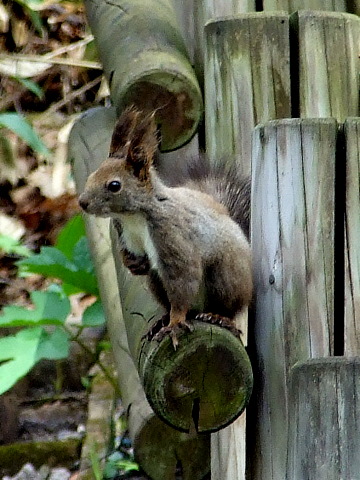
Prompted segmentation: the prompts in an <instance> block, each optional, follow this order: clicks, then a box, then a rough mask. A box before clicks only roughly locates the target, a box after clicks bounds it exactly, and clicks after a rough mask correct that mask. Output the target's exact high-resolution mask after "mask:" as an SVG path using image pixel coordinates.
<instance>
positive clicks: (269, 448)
mask: <svg viewBox="0 0 360 480" xmlns="http://www.w3.org/2000/svg"><path fill="white" fill-rule="evenodd" d="M336 139H337V124H336V121H335V120H334V119H323V120H321V119H316V120H299V119H293V120H281V121H272V122H269V123H267V124H265V126H259V127H257V128H256V129H255V133H254V144H253V172H252V179H253V181H252V215H251V217H252V227H251V238H252V248H253V262H254V285H255V291H256V300H255V311H256V319H255V329H254V335H255V343H256V356H257V358H256V362H257V365H256V366H254V369H255V371H256V372H257V377H256V378H257V385H258V390H257V392H256V394H257V395H256V400H257V410H256V412H255V414H254V417H253V418H251V419H250V421H251V422H252V428H253V431H254V442H255V445H253V450H252V452H253V457H252V459H251V463H252V465H251V475H252V478H256V480H278V479H279V478H285V471H286V451H287V426H288V375H289V369H290V368H291V367H292V366H293V365H294V364H295V363H296V362H297V361H299V360H306V359H308V358H311V357H318V356H327V355H330V354H331V353H332V350H333V338H332V337H333V323H334V318H333V317H334V315H333V312H334V305H333V302H334V300H333V295H334V208H335V205H334V195H335V148H336V147H335V146H336ZM254 424H255V425H254Z"/></svg>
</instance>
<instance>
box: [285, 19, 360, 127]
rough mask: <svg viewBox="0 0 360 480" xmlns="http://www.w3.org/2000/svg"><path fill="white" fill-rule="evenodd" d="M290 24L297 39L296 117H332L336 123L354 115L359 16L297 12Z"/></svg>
mask: <svg viewBox="0 0 360 480" xmlns="http://www.w3.org/2000/svg"><path fill="white" fill-rule="evenodd" d="M292 23H293V25H294V27H295V29H296V30H297V35H298V42H299V45H298V50H299V116H300V117H306V118H315V117H334V118H336V119H337V120H338V121H339V122H343V121H344V120H345V118H346V117H349V116H357V115H358V114H359V75H358V72H359V66H360V64H359V43H360V19H359V18H358V17H357V16H355V15H350V14H346V13H328V12H326V13H325V12H306V11H300V12H298V13H296V14H294V15H293V16H292ZM315 45H316V48H314V46H315ZM293 77H295V69H294V73H293Z"/></svg>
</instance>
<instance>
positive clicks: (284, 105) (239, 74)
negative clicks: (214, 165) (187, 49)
mask: <svg viewBox="0 0 360 480" xmlns="http://www.w3.org/2000/svg"><path fill="white" fill-rule="evenodd" d="M205 34H206V58H205V122H206V148H207V153H208V155H209V156H210V157H212V158H214V157H217V158H221V157H223V156H225V157H226V156H228V155H229V154H233V155H236V156H237V157H239V158H240V163H242V165H243V169H244V171H245V172H247V173H249V172H250V162H251V160H250V158H251V134H252V129H253V127H254V126H255V125H256V124H257V123H259V122H264V121H267V120H271V119H276V118H283V117H289V116H290V115H291V101H290V44H289V25H288V16H287V15H285V14H282V13H276V14H263V13H257V14H247V15H241V16H238V17H235V18H234V17H232V18H226V19H220V20H216V21H212V22H209V23H208V24H207V25H206V27H205ZM215 132H216V134H215Z"/></svg>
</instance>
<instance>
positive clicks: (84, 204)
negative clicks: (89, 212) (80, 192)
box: [79, 196, 89, 210]
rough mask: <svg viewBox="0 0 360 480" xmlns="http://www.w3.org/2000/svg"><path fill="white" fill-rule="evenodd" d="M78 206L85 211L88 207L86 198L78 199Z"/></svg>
mask: <svg viewBox="0 0 360 480" xmlns="http://www.w3.org/2000/svg"><path fill="white" fill-rule="evenodd" d="M79 205H80V207H81V208H82V209H83V210H86V209H87V208H88V206H89V201H88V200H86V198H81V196H80V198H79Z"/></svg>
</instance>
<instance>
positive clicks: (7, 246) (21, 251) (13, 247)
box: [0, 233, 32, 257]
mask: <svg viewBox="0 0 360 480" xmlns="http://www.w3.org/2000/svg"><path fill="white" fill-rule="evenodd" d="M0 250H3V251H4V252H5V253H15V254H16V255H21V256H22V257H30V255H31V254H32V252H31V250H29V249H28V248H27V247H25V246H24V245H21V243H19V242H18V241H17V240H15V239H14V238H12V237H8V236H7V235H3V234H1V233H0Z"/></svg>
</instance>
